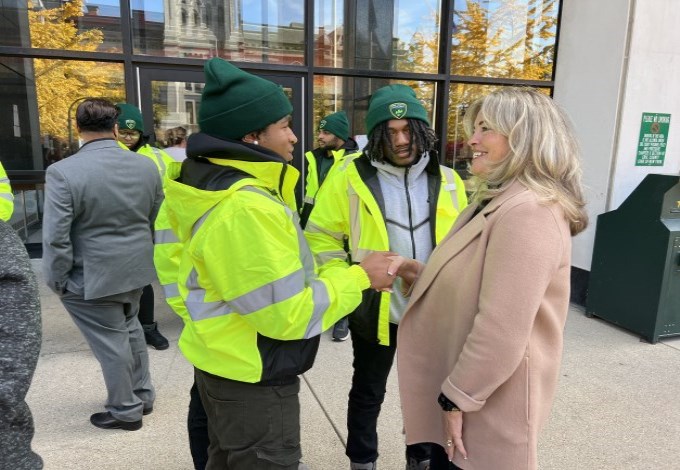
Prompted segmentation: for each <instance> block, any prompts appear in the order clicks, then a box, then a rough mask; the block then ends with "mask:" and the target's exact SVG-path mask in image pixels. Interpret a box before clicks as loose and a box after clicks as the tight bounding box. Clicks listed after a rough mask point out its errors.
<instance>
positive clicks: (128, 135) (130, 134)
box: [118, 131, 141, 140]
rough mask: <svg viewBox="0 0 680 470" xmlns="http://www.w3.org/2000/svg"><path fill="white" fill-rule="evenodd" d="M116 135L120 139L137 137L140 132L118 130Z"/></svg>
mask: <svg viewBox="0 0 680 470" xmlns="http://www.w3.org/2000/svg"><path fill="white" fill-rule="evenodd" d="M118 135H119V136H120V138H121V139H131V140H132V139H138V138H139V137H140V135H141V134H140V133H139V132H138V131H119V132H118Z"/></svg>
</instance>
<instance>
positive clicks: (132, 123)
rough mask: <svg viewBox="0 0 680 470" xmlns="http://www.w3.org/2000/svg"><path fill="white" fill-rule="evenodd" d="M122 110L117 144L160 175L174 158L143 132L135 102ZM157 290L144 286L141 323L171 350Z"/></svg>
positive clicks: (149, 340)
mask: <svg viewBox="0 0 680 470" xmlns="http://www.w3.org/2000/svg"><path fill="white" fill-rule="evenodd" d="M116 106H117V107H118V109H120V115H119V116H118V145H120V147H121V148H123V149H125V150H130V151H132V152H137V153H138V154H140V155H144V156H145V157H148V158H149V159H151V161H152V162H154V163H155V164H156V167H157V168H158V171H159V172H160V174H161V178H163V177H164V176H165V172H166V170H167V167H168V165H169V164H170V163H172V162H174V159H173V158H172V157H171V156H170V155H168V154H167V153H165V152H164V151H163V150H161V149H159V148H156V147H154V146H152V145H150V144H149V143H148V142H149V136H148V135H145V134H144V121H143V120H142V113H141V111H140V110H139V108H137V107H136V106H134V105H131V104H128V103H118V104H116ZM154 301H155V298H154V293H153V287H152V286H151V284H149V285H148V286H146V287H144V290H143V291H142V298H141V300H140V301H139V315H138V316H139V322H140V323H141V324H142V328H144V339H145V340H146V344H148V345H149V346H152V347H154V348H156V349H158V350H159V351H160V350H164V349H168V347H169V346H170V344H169V343H168V340H167V339H166V338H165V336H163V335H162V334H161V332H160V331H158V323H157V322H156V321H155V319H154Z"/></svg>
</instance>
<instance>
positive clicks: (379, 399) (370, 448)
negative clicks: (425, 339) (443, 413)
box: [346, 323, 430, 463]
mask: <svg viewBox="0 0 680 470" xmlns="http://www.w3.org/2000/svg"><path fill="white" fill-rule="evenodd" d="M352 349H353V351H354V362H353V363H352V366H353V367H354V375H353V376H352V388H351V390H350V392H349V404H348V407H347V431H348V435H347V451H346V455H347V457H349V459H350V460H351V461H352V462H356V463H368V462H375V461H376V460H377V459H378V433H377V430H376V427H377V424H378V415H379V414H380V408H381V406H382V403H383V401H384V400H385V391H386V387H387V377H388V376H389V374H390V369H391V368H392V363H393V362H394V353H395V352H396V350H397V325H394V324H392V323H390V345H389V346H381V345H379V344H378V343H377V342H370V341H367V340H365V339H363V338H362V337H361V336H359V334H353V335H352ZM406 455H407V456H408V457H413V458H415V459H416V460H418V461H421V460H427V459H428V458H429V456H430V444H414V445H410V446H407V447H406Z"/></svg>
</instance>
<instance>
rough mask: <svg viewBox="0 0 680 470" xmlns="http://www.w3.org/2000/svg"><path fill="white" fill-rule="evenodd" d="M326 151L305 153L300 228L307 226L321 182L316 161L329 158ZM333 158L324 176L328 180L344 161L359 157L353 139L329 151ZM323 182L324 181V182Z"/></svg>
mask: <svg viewBox="0 0 680 470" xmlns="http://www.w3.org/2000/svg"><path fill="white" fill-rule="evenodd" d="M326 153H327V151H326V150H322V149H315V150H312V151H309V152H307V153H305V160H306V161H307V178H306V181H305V198H304V201H303V205H302V210H301V211H300V225H301V226H302V228H304V227H305V225H306V224H307V219H308V218H309V214H310V213H311V211H312V209H313V208H314V202H315V200H316V196H317V194H318V193H319V189H320V188H321V186H322V184H323V181H322V182H321V183H319V167H318V159H320V158H330V157H327V156H326ZM331 154H332V158H333V165H331V168H330V169H329V170H328V173H327V174H326V179H328V178H329V177H330V176H331V175H332V174H333V173H334V172H335V171H336V170H337V169H338V168H340V167H341V166H342V165H343V164H344V163H345V161H346V160H348V159H354V158H356V157H358V156H359V155H361V151H360V150H359V147H358V146H357V143H356V142H355V141H354V139H348V140H347V141H346V142H345V145H344V146H343V147H342V148H340V149H338V150H333V151H331ZM324 181H325V180H324Z"/></svg>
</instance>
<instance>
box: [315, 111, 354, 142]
mask: <svg viewBox="0 0 680 470" xmlns="http://www.w3.org/2000/svg"><path fill="white" fill-rule="evenodd" d="M319 130H320V131H327V132H330V133H331V134H333V135H335V136H337V137H340V138H341V139H342V140H347V139H348V138H349V121H348V120H347V114H346V113H345V112H344V111H338V112H337V113H333V114H329V115H328V116H326V117H325V118H323V119H322V120H321V122H320V123H319Z"/></svg>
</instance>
